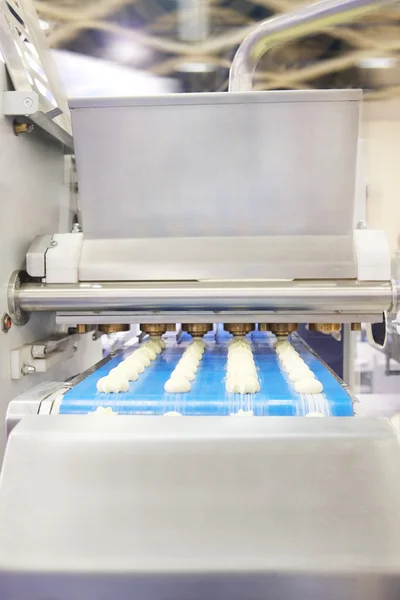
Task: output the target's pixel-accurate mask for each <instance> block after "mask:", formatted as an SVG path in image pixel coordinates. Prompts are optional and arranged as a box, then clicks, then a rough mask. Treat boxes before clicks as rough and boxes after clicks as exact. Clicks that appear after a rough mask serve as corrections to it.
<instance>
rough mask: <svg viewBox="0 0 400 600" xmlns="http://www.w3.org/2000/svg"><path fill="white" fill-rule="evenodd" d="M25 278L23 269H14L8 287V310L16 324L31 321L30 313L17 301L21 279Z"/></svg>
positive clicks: (24, 323)
mask: <svg viewBox="0 0 400 600" xmlns="http://www.w3.org/2000/svg"><path fill="white" fill-rule="evenodd" d="M24 279H25V274H24V272H23V271H14V272H13V274H12V275H11V277H10V280H9V282H8V287H7V304H8V311H9V313H10V316H11V318H12V321H13V323H14V324H15V325H26V324H27V323H28V321H29V313H26V312H24V311H23V310H21V308H20V306H19V304H18V302H16V301H17V294H18V290H19V288H20V287H21V280H22V281H23V280H24Z"/></svg>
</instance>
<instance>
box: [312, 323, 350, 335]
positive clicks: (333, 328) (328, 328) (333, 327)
mask: <svg viewBox="0 0 400 600" xmlns="http://www.w3.org/2000/svg"><path fill="white" fill-rule="evenodd" d="M308 329H309V330H310V331H319V333H325V334H327V335H329V334H331V333H339V332H340V330H341V329H342V324H341V323H309V324H308Z"/></svg>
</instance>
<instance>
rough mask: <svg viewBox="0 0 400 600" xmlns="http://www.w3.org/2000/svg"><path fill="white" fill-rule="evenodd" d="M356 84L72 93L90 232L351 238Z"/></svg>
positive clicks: (131, 235) (86, 228)
mask: <svg viewBox="0 0 400 600" xmlns="http://www.w3.org/2000/svg"><path fill="white" fill-rule="evenodd" d="M359 99H360V92H358V91H354V92H351V91H346V92H340V91H316V92H310V91H300V92H298V91H296V92H292V91H289V92H252V93H248V94H224V93H221V94H217V93H214V94H187V95H185V94H182V95H167V96H161V97H157V98H139V99H137V98H135V99H118V100H113V99H110V100H108V99H107V100H106V99H100V100H97V101H96V100H91V99H86V100H84V101H77V102H72V103H71V107H72V111H71V112H72V119H73V128H74V139H75V147H76V156H77V168H78V177H79V185H80V191H81V200H82V219H83V228H84V232H85V236H86V235H87V234H89V235H92V236H94V237H100V238H101V237H103V238H107V237H108V238H116V237H119V238H138V237H139V238H143V237H149V238H155V237H167V238H171V237H183V236H187V237H192V236H200V237H201V236H260V235H273V236H276V235H289V236H294V235H349V236H350V235H351V230H352V224H353V223H352V219H353V206H354V192H355V172H356V154H357V137H358V121H359Z"/></svg>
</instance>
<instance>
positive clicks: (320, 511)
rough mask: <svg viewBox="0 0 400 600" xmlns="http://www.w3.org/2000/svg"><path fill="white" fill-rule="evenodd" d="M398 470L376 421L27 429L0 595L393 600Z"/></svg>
mask: <svg viewBox="0 0 400 600" xmlns="http://www.w3.org/2000/svg"><path fill="white" fill-rule="evenodd" d="M399 461H400V446H399V439H398V437H397V435H396V433H395V431H394V429H393V428H392V426H391V425H390V424H389V422H388V421H386V420H378V419H367V418H365V419H364V418H350V419H337V418H331V419H302V418H290V417H289V418H282V419H280V418H273V417H271V418H268V419H263V418H256V417H254V418H252V419H248V418H242V419H241V418H237V419H231V418H229V417H228V418H223V417H222V418H220V419H213V418H202V417H199V418H197V419H190V418H185V417H182V418H179V419H164V418H162V417H160V418H157V417H115V418H107V417H103V418H102V417H98V418H96V417H93V416H86V417H85V416H83V417H81V416H77V417H61V416H43V417H27V418H26V419H24V420H23V421H21V422H20V423H19V424H18V425H17V427H16V428H15V429H14V430H13V432H12V433H11V436H10V440H9V445H8V450H7V454H6V458H5V464H4V471H3V477H2V480H1V483H0V595H1V596H2V597H7V599H8V600H28V599H29V600H32V598H35V599H37V598H50V597H51V598H54V600H67V599H68V600H71V599H74V600H76V599H77V598H83V597H84V598H85V599H86V600H94V599H95V598H96V599H98V598H100V597H101V598H102V600H110V599H111V598H112V599H114V598H116V597H118V598H119V599H120V600H127V599H128V598H129V599H131V598H133V597H134V598H135V599H136V600H149V598H151V599H152V600H167V599H168V600H170V599H171V598H174V600H183V599H185V600H188V598H190V599H191V600H200V599H201V600H204V598H219V599H220V600H225V599H228V598H229V600H231V599H233V598H235V599H236V600H239V599H246V600H248V599H249V598H252V599H253V600H265V598H267V597H268V598H274V600H294V599H296V600H302V599H307V600H317V599H318V600H320V599H321V598H324V600H342V599H343V600H348V599H349V598H357V599H361V598H362V599H363V600H383V599H385V600H389V599H390V600H395V599H396V600H397V599H398V589H399V584H400V580H399V575H400V481H399V478H398V471H399V464H400V462H399ZM54 507H56V508H54Z"/></svg>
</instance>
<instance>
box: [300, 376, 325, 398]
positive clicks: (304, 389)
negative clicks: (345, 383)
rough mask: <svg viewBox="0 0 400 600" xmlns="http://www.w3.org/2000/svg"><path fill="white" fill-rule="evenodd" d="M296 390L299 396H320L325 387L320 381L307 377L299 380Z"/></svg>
mask: <svg viewBox="0 0 400 600" xmlns="http://www.w3.org/2000/svg"><path fill="white" fill-rule="evenodd" d="M294 389H295V390H296V392H298V393H299V394H320V393H321V392H322V391H323V389H324V388H323V385H322V383H321V382H320V381H318V379H315V378H314V377H310V376H306V377H304V379H299V380H298V381H296V383H295V384H294Z"/></svg>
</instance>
